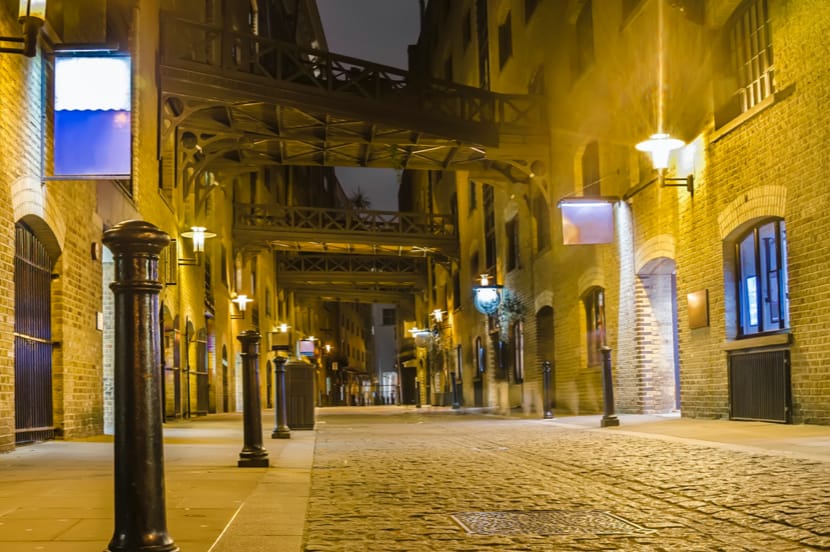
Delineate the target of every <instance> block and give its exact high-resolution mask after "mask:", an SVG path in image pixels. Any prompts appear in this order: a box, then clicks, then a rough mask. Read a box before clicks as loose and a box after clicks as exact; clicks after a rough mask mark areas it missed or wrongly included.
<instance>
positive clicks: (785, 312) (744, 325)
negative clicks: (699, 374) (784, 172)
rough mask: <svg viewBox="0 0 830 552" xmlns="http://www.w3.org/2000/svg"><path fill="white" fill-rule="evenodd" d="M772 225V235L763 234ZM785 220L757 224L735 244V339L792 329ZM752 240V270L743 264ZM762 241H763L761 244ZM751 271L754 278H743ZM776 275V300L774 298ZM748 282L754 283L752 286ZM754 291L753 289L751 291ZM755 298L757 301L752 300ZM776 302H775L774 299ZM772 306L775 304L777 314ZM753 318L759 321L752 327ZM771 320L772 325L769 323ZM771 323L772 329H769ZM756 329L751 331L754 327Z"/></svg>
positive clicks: (763, 221) (772, 220)
mask: <svg viewBox="0 0 830 552" xmlns="http://www.w3.org/2000/svg"><path fill="white" fill-rule="evenodd" d="M769 225H773V232H772V233H773V236H772V237H771V238H765V237H763V236H762V235H761V234H762V231H763V230H764V228H766V227H768V226H769ZM786 236H787V230H786V221H785V220H784V219H783V218H779V217H769V218H764V219H761V220H759V221H757V222H756V223H755V224H753V225H752V226H751V227H750V228H748V229H747V230H745V231H744V232H741V234H740V235H738V236H737V237H736V239H735V241H734V244H733V246H734V280H733V285H734V294H735V295H734V297H735V327H736V332H737V333H736V339H746V338H751V337H757V336H762V335H769V334H775V333H780V332H782V331H787V330H789V328H790V316H789V267H788V255H787V250H786V248H787V237H786ZM767 239H771V240H774V249H775V251H774V254H775V259H770V250H771V246H772V245H773V244H772V243H771V242H769V241H766V240H767ZM750 240H751V253H752V258H751V259H749V260H750V261H751V265H752V266H751V271H750V270H749V267H747V266H746V264H749V263H745V262H744V254H745V253H746V251H745V250H744V249H743V247H744V246H745V244H748V243H749V242H750ZM762 240H763V241H764V243H763V245H762V243H761V242H762ZM771 260H772V261H774V268H772V267H773V263H771V262H770V261H771ZM749 272H751V275H748V276H746V277H745V276H744V275H745V274H747V273H749ZM773 274H774V281H775V284H774V286H775V289H776V295H777V297H773V296H772V290H771V288H772V286H773V283H772V282H773ZM749 282H753V284H752V286H750V285H749ZM750 288H752V289H750ZM751 298H754V301H753V300H751ZM773 299H775V301H774V300H773ZM772 305H776V307H775V311H773V310H772V308H773V307H772ZM753 319H754V321H755V322H756V323H755V324H753V323H752V322H753ZM767 321H769V322H767ZM767 323H769V327H767ZM753 327H755V328H757V329H756V330H754V331H753V330H752V328H753Z"/></svg>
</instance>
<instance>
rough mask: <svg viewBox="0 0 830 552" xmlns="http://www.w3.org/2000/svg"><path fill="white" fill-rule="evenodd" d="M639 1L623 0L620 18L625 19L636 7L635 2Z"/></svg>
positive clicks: (638, 1) (638, 0)
mask: <svg viewBox="0 0 830 552" xmlns="http://www.w3.org/2000/svg"><path fill="white" fill-rule="evenodd" d="M639 3H640V0H623V3H622V18H623V21H625V20H626V19H627V18H628V16H629V15H631V12H632V11H634V8H636V7H637V4H639Z"/></svg>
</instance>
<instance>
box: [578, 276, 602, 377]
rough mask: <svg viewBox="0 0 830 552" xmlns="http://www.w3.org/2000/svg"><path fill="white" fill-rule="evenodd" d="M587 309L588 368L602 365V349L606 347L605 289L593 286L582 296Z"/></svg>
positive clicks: (586, 344) (583, 304)
mask: <svg viewBox="0 0 830 552" xmlns="http://www.w3.org/2000/svg"><path fill="white" fill-rule="evenodd" d="M582 306H583V308H584V309H585V346H586V350H587V353H588V354H587V360H588V366H600V365H602V352H601V351H600V347H602V346H603V345H605V343H606V341H605V339H606V327H605V320H606V319H605V288H603V287H601V286H593V287H591V288H590V289H588V291H586V292H585V293H584V294H583V295H582Z"/></svg>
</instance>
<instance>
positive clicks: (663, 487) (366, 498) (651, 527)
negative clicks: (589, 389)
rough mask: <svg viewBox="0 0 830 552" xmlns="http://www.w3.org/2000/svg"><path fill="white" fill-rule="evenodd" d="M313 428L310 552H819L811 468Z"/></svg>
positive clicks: (452, 429) (632, 444)
mask: <svg viewBox="0 0 830 552" xmlns="http://www.w3.org/2000/svg"><path fill="white" fill-rule="evenodd" d="M317 427H318V437H317V444H316V451H315V457H314V468H313V476H312V489H311V498H310V501H309V509H308V516H307V522H306V530H305V537H304V541H305V550H306V551H307V552H312V551H320V552H323V551H335V550H337V551H341V550H342V551H364V550H371V551H403V550H407V551H420V550H436V551H442V552H443V551H468V552H474V551H479V550H511V551H514V550H515V551H554V550H666V551H676V550H684V551H685V550H719V551H730V550H759V551H760V550H763V551H770V550H776V551H778V550H827V549H830V463H828V462H827V461H823V460H821V459H818V458H817V459H812V458H809V457H806V456H797V455H791V454H787V453H783V452H778V453H776V452H767V451H763V450H760V449H740V448H737V447H728V446H722V445H718V444H715V443H712V444H707V443H702V442H695V441H691V440H688V439H676V438H660V437H653V436H645V435H642V436H641V435H632V434H627V433H625V432H624V431H619V430H616V429H610V428H609V429H605V430H586V429H579V428H574V427H568V426H565V425H563V424H559V423H558V422H556V421H542V420H522V419H502V418H494V417H487V416H477V415H453V414H447V413H445V414H425V413H421V412H419V411H416V410H407V411H403V413H401V414H398V415H383V416H381V415H372V414H361V413H360V412H359V411H356V412H355V414H352V415H342V414H341V415H337V416H328V415H325V412H324V413H323V415H321V416H320V418H319V423H318V426H317ZM621 429H623V428H621ZM488 512H499V513H498V514H487V513H488ZM536 512H547V513H536ZM531 513H533V515H532V516H531V515H530V514H531ZM523 515H524V517H522V516H523ZM453 516H455V517H453ZM522 519H524V522H522V521H521V520H522ZM539 519H541V521H539ZM517 520H518V521H517ZM533 520H536V521H533ZM462 523H463V526H462ZM468 529H469V530H470V531H468Z"/></svg>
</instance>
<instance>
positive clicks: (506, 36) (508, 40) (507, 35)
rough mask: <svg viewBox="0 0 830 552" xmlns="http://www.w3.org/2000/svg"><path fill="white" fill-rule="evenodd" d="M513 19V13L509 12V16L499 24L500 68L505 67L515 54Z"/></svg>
mask: <svg viewBox="0 0 830 552" xmlns="http://www.w3.org/2000/svg"><path fill="white" fill-rule="evenodd" d="M512 21H513V18H512V16H511V13H510V12H507V17H505V18H504V22H503V23H502V24H501V25H499V69H501V68H502V67H504V64H505V63H507V60H508V59H510V56H511V55H513V30H512V29H511V24H512Z"/></svg>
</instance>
